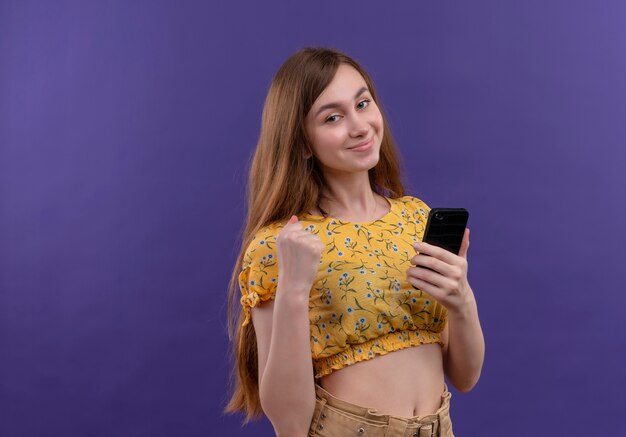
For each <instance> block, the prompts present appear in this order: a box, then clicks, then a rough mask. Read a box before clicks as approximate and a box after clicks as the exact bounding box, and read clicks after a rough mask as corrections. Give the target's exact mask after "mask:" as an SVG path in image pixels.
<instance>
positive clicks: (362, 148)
mask: <svg viewBox="0 0 626 437" xmlns="http://www.w3.org/2000/svg"><path fill="white" fill-rule="evenodd" d="M373 143H374V138H372V139H370V140H369V141H368V142H366V143H364V144H362V145H360V146H356V147H350V148H349V149H348V150H352V151H354V152H366V151H368V150H369V149H371V148H372V144H373Z"/></svg>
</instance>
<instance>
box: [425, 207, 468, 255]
mask: <svg viewBox="0 0 626 437" xmlns="http://www.w3.org/2000/svg"><path fill="white" fill-rule="evenodd" d="M468 219H469V212H468V211H467V210H466V209H465V208H432V209H431V210H430V213H429V214H428V220H427V222H426V230H425V231H424V238H423V241H424V242H425V243H428V244H432V245H433V246H438V247H443V248H444V249H446V250H448V251H450V252H452V253H453V254H455V255H458V254H459V250H460V249H461V243H463V235H464V234H465V227H466V226H467V220H468Z"/></svg>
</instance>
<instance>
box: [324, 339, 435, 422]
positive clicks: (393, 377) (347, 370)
mask: <svg viewBox="0 0 626 437" xmlns="http://www.w3.org/2000/svg"><path fill="white" fill-rule="evenodd" d="M318 383H319V384H320V385H321V386H322V388H324V389H325V390H326V391H328V392H329V393H330V394H332V395H333V396H335V397H336V398H339V399H342V400H344V401H347V402H350V403H353V404H357V405H360V406H363V407H368V408H372V409H375V410H376V413H378V414H391V415H394V416H400V417H413V416H424V415H428V414H433V413H435V412H436V411H437V410H438V409H439V407H440V406H441V395H442V393H443V390H444V372H443V356H442V349H441V345H439V344H438V343H437V344H423V345H420V346H415V347H409V348H406V349H400V350H397V351H393V352H390V353H388V354H385V355H377V356H375V357H374V358H371V359H369V360H366V361H361V362H358V363H355V364H352V365H350V366H347V367H344V368H343V369H340V370H335V371H333V372H332V373H331V374H330V375H326V376H323V377H322V378H320V380H319V382H318Z"/></svg>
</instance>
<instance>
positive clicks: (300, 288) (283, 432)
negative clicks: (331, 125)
mask: <svg viewBox="0 0 626 437" xmlns="http://www.w3.org/2000/svg"><path fill="white" fill-rule="evenodd" d="M276 246H277V255H278V263H279V278H278V285H277V289H276V296H275V298H274V300H270V301H268V302H267V303H265V304H263V305H261V306H258V307H254V308H252V310H251V316H252V323H253V325H254V330H255V332H256V338H257V350H258V361H259V396H260V399H261V406H262V407H263V411H264V412H265V415H266V416H267V417H268V419H269V420H270V421H271V422H272V425H273V427H274V431H275V432H276V435H277V436H278V437H282V436H289V437H297V436H306V435H307V434H308V431H309V427H310V424H311V420H312V418H313V411H314V409H315V383H314V380H313V361H312V359H311V347H310V325H309V291H310V289H311V286H312V284H313V281H314V279H315V273H316V271H317V267H318V265H319V260H320V257H321V254H322V251H323V250H324V246H323V244H322V243H321V241H320V240H319V238H318V237H317V236H316V235H314V234H312V233H310V232H307V231H305V230H303V229H302V227H301V225H300V224H299V223H298V221H297V219H296V220H295V221H294V218H293V217H292V219H291V220H290V221H289V223H288V224H287V225H285V227H284V228H283V230H282V231H281V233H280V234H279V236H278V237H277V239H276Z"/></svg>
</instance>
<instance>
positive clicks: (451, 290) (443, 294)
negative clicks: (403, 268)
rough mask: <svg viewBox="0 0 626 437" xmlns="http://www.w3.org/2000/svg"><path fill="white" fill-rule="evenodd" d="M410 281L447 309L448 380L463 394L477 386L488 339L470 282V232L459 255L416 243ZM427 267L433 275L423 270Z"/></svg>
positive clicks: (444, 340)
mask: <svg viewBox="0 0 626 437" xmlns="http://www.w3.org/2000/svg"><path fill="white" fill-rule="evenodd" d="M414 247H415V249H416V250H417V251H418V255H415V256H414V257H413V258H412V259H411V264H414V265H415V266H416V267H411V268H409V269H408V270H407V279H408V281H409V282H410V283H411V284H413V285H414V286H415V287H416V288H419V289H420V290H423V291H424V292H426V293H428V294H430V295H431V296H432V297H433V298H435V299H436V300H437V301H438V302H439V303H441V304H442V305H443V306H445V307H446V308H447V309H448V324H447V326H446V327H445V328H444V330H443V332H442V333H441V337H442V340H443V342H444V347H443V360H444V361H443V363H444V370H445V372H446V375H447V376H448V379H449V380H450V382H451V383H452V385H454V387H455V388H456V389H457V390H459V391H461V392H464V393H466V392H468V391H470V390H471V389H472V388H474V386H475V385H476V383H477V382H478V379H479V378H480V372H481V370H482V367H483V360H484V358H485V339H484V337H483V331H482V328H481V327H480V320H479V318H478V307H477V305H476V299H475V297H474V292H473V291H472V289H471V287H470V285H469V283H468V281H467V249H468V248H469V229H467V228H466V229H465V235H464V236H463V243H462V244H461V249H460V250H459V254H458V255H455V254H453V253H451V252H449V251H447V250H445V249H442V248H440V247H437V246H433V245H431V244H428V243H423V242H420V243H416V244H415V245H414ZM421 266H424V267H428V268H430V269H432V270H434V271H431V270H428V269H424V268H421Z"/></svg>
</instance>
